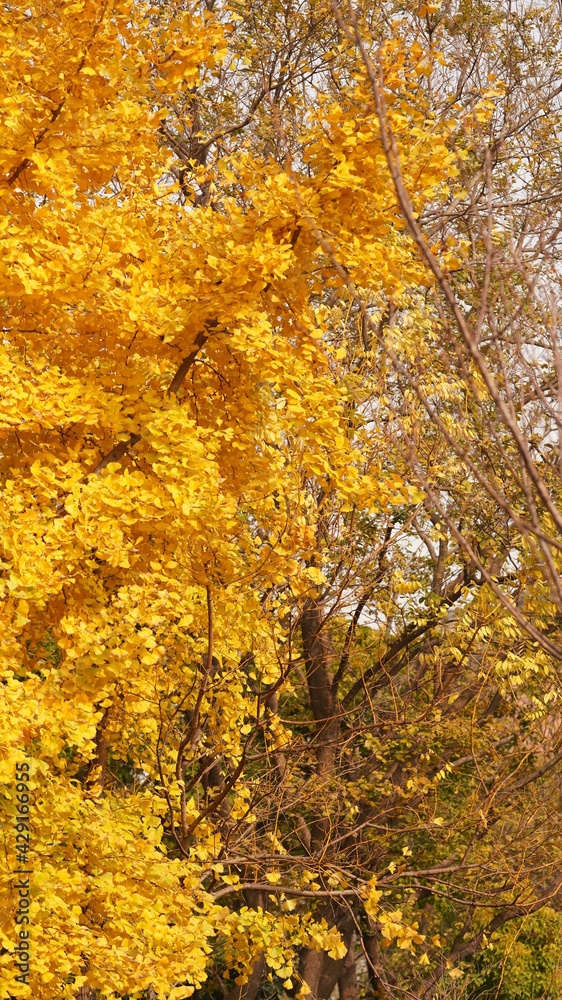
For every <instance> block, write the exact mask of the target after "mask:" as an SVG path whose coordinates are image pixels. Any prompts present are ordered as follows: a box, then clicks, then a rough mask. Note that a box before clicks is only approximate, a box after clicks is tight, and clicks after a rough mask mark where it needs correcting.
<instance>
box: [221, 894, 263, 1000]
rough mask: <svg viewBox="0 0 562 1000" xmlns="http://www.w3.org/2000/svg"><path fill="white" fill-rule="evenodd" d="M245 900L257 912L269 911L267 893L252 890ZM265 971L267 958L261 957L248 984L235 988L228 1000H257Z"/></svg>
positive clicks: (227, 996)
mask: <svg viewBox="0 0 562 1000" xmlns="http://www.w3.org/2000/svg"><path fill="white" fill-rule="evenodd" d="M244 899H245V901H246V903H247V905H248V906H251V907H252V909H254V910H257V909H258V907H260V906H261V908H262V910H263V911H264V912H265V910H267V902H268V900H267V894H266V893H265V892H255V891H252V890H249V891H246V892H245V893H244ZM264 971H265V958H264V956H263V955H260V956H259V958H258V959H257V960H256V961H255V962H254V967H253V969H252V971H251V973H250V976H249V978H248V982H247V983H243V984H242V985H241V986H234V988H233V989H231V990H229V992H228V993H227V995H226V1000H255V998H256V996H257V994H258V990H259V988H260V984H261V979H262V976H263V973H264Z"/></svg>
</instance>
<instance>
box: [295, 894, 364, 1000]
mask: <svg viewBox="0 0 562 1000" xmlns="http://www.w3.org/2000/svg"><path fill="white" fill-rule="evenodd" d="M322 916H324V917H325V919H326V920H327V922H328V923H329V924H330V925H331V926H334V924H335V925H336V927H337V928H338V930H339V932H340V934H341V936H342V938H343V941H344V943H345V946H346V948H347V949H348V954H347V955H346V956H345V957H344V958H340V959H334V958H330V956H329V955H328V954H327V953H326V952H325V951H315V950H314V949H312V948H305V949H304V950H303V952H302V954H301V960H300V965H299V975H300V977H301V978H302V979H304V981H305V983H306V984H307V986H308V988H309V989H310V991H311V994H312V998H313V1000H329V998H330V997H331V995H332V992H333V990H334V987H335V986H336V983H338V982H339V980H340V977H341V976H342V975H345V966H346V962H348V961H349V949H350V946H351V944H352V939H353V930H354V924H353V918H352V916H351V914H350V913H348V912H345V913H343V914H341V912H340V914H339V915H338V914H336V913H335V912H334V909H333V907H332V906H331V905H330V906H328V907H327V908H326V911H325V912H324V913H323V914H322ZM348 1000H352V998H351V994H349V995H348Z"/></svg>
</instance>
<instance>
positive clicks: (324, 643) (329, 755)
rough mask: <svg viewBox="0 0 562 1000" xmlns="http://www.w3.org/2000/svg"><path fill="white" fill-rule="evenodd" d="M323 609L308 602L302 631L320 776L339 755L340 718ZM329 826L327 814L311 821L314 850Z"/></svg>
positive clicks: (320, 847)
mask: <svg viewBox="0 0 562 1000" xmlns="http://www.w3.org/2000/svg"><path fill="white" fill-rule="evenodd" d="M323 620H324V614H323V609H322V607H321V605H320V604H318V602H317V601H314V600H308V601H306V603H305V606H304V610H303V615H302V619H301V635H302V643H303V651H304V661H305V667H306V680H307V686H308V697H309V701H310V708H311V711H312V714H313V716H314V721H315V722H316V740H315V750H316V773H317V775H318V778H319V779H322V778H325V777H327V776H328V775H329V773H330V771H331V770H332V768H333V765H334V760H335V756H336V747H337V738H338V733H339V722H338V712H337V703H336V699H335V697H334V693H333V691H332V676H331V673H332V659H333V656H332V647H331V643H330V640H329V638H328V636H327V635H326V633H325V632H323V631H322V624H323ZM329 829H330V821H329V817H328V816H319V817H317V818H315V820H314V822H313V823H312V825H311V844H310V849H311V852H312V853H314V852H315V851H318V850H325V847H326V839H327V837H328V833H329Z"/></svg>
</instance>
